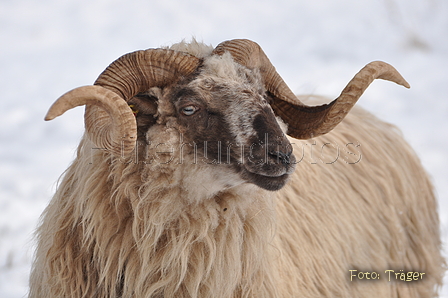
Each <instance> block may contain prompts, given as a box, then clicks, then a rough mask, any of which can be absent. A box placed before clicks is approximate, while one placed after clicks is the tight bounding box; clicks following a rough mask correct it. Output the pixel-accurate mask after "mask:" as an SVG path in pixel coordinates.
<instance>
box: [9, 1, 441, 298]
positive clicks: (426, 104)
mask: <svg viewBox="0 0 448 298" xmlns="http://www.w3.org/2000/svg"><path fill="white" fill-rule="evenodd" d="M192 36H195V37H196V38H197V39H198V40H203V41H204V42H206V43H210V44H212V45H217V44H218V43H219V42H221V41H224V40H227V39H233V38H249V39H252V40H254V41H257V42H258V43H259V44H260V45H261V46H262V47H263V48H264V50H265V52H266V53H267V54H268V56H269V57H270V58H271V60H272V62H273V64H274V65H275V66H276V67H277V70H278V71H279V73H280V74H281V75H282V76H283V77H284V79H285V80H286V82H287V83H288V84H289V85H290V87H291V88H292V89H293V90H294V91H295V92H296V93H314V94H323V95H328V96H330V97H335V96H337V95H338V94H339V92H340V91H341V90H342V88H343V87H344V85H345V84H346V83H347V82H348V80H349V79H350V78H351V77H352V76H353V75H354V74H355V72H357V71H358V70H359V69H360V68H361V67H362V66H363V65H364V64H366V63H367V62H370V61H373V60H384V61H388V62H390V63H391V64H393V65H394V66H396V68H397V69H399V70H400V72H401V73H402V74H403V75H404V76H405V77H406V79H407V80H408V81H409V82H410V84H411V86H412V88H411V89H410V90H407V89H405V88H401V87H398V86H397V85H395V84H391V83H388V82H375V83H374V84H373V85H372V86H371V87H370V88H369V90H368V91H367V92H366V94H365V95H364V96H363V98H362V99H361V100H360V105H362V106H364V107H366V108H367V109H369V110H371V111H373V112H374V113H376V114H377V115H379V116H380V117H382V118H383V119H386V120H388V121H390V122H393V123H395V124H397V125H398V126H399V127H400V128H401V129H402V130H403V132H404V134H405V136H406V138H407V139H408V140H409V142H410V143H411V144H412V145H413V146H414V148H415V149H416V150H417V152H418V154H419V155H420V157H421V159H422V161H423V163H424V165H425V167H426V168H427V169H428V171H429V172H430V174H431V175H432V177H433V180H434V183H435V185H436V188H437V192H438V197H439V202H440V211H441V212H440V213H441V223H442V226H441V230H442V234H443V237H444V241H445V245H446V243H447V241H448V201H447V199H448V183H447V182H448V179H447V178H448V150H447V148H448V139H447V133H446V131H445V130H446V129H447V128H448V100H447V94H448V1H446V0H382V1H378V0H365V1H359V0H338V1H328V0H313V1H305V0H275V1H273V0H271V1H268V0H230V1H225V2H224V1H223V2H218V1H209V0H152V1H144V0H126V1H120V0H110V1H105V0H82V1H79V0H78V1H75V0H66V1H57V0H39V1H32V0H14V1H12V0H2V1H0V42H1V47H0V86H1V99H0V111H1V115H2V116H1V117H0V144H1V146H0V297H2V298H13V297H14V298H16V297H23V296H24V295H25V294H26V292H27V279H28V275H29V269H30V264H31V258H32V249H33V242H32V239H31V237H32V233H33V229H34V228H35V226H36V224H37V222H38V217H39V215H40V213H41V212H42V210H43V208H44V207H45V206H46V204H47V203H48V201H49V199H50V197H51V195H52V193H53V192H54V189H55V185H56V181H57V179H58V177H59V175H60V174H62V172H63V171H64V169H65V168H66V167H67V165H68V164H69V163H70V161H71V160H72V158H73V156H74V151H75V148H76V145H77V143H78V140H79V138H80V136H81V133H82V131H83V119H82V115H83V109H81V108H79V109H76V110H73V111H70V112H68V113H67V114H66V115H64V117H63V118H61V119H59V121H55V122H51V123H46V122H44V121H43V117H44V115H45V113H46V110H47V108H48V107H49V106H50V104H51V103H52V102H53V101H54V100H55V99H56V98H57V97H58V96H59V95H61V94H63V93H64V92H66V91H68V90H70V89H72V88H74V87H78V86H81V85H87V84H91V83H92V82H93V81H94V80H95V78H96V76H97V75H98V74H99V73H100V72H101V71H102V70H103V69H104V68H105V67H106V66H107V65H108V64H109V63H110V62H112V61H113V60H114V59H116V58H117V57H119V56H121V55H122V54H124V53H127V52H130V51H133V50H137V49H145V48H149V47H158V46H160V45H168V44H171V43H173V42H177V41H180V40H181V39H183V38H187V39H190V38H191V37H192ZM447 283H448V280H447ZM441 296H443V297H448V289H447V287H444V288H443V291H442V295H441Z"/></svg>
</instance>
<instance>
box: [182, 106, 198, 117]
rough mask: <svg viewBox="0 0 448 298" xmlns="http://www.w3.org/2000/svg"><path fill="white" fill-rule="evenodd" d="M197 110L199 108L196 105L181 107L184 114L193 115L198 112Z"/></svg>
mask: <svg viewBox="0 0 448 298" xmlns="http://www.w3.org/2000/svg"><path fill="white" fill-rule="evenodd" d="M197 110H198V108H197V107H195V106H186V107H183V108H182V109H181V112H182V114H184V115H185V116H191V115H193V114H194V113H196V111H197Z"/></svg>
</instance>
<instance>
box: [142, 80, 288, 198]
mask: <svg viewBox="0 0 448 298" xmlns="http://www.w3.org/2000/svg"><path fill="white" fill-rule="evenodd" d="M257 79H258V78H257V77H255V78H252V77H248V76H247V74H245V78H244V80H245V81H243V82H241V81H229V80H224V79H219V78H214V79H210V78H209V77H207V78H206V79H204V78H201V76H198V77H197V78H196V79H193V80H190V81H189V82H187V83H185V84H178V85H177V86H176V87H174V88H172V89H171V90H168V91H167V92H165V94H164V95H163V98H164V99H166V100H167V101H169V102H170V103H171V104H172V107H173V109H172V112H171V113H173V114H174V115H172V116H174V117H176V118H177V123H178V127H179V131H180V133H181V134H182V139H183V140H182V141H183V142H184V143H187V144H188V147H189V148H190V149H191V148H193V149H194V150H190V153H189V154H192V153H194V154H195V160H197V162H198V163H203V164H208V165H210V166H212V167H214V168H216V171H220V170H222V169H223V167H224V168H225V169H226V170H230V171H232V172H233V173H234V174H235V175H237V176H239V178H240V179H242V180H243V181H246V182H249V183H253V184H255V185H257V186H259V187H261V188H264V189H266V190H272V191H274V190H278V189H280V188H282V187H283V186H284V185H285V183H286V181H287V179H288V177H289V174H291V173H292V172H293V171H294V166H295V157H294V155H292V146H291V144H290V143H289V141H288V140H287V138H286V136H285V134H284V133H283V131H282V130H281V128H280V125H279V123H278V122H277V119H276V117H275V115H274V113H273V111H272V108H271V107H270V105H269V103H268V101H267V100H266V98H265V97H266V95H265V92H264V90H263V87H262V85H260V84H257V82H256V81H257ZM143 97H144V96H142V95H140V99H142V100H143V101H142V102H138V100H134V103H135V104H136V105H142V107H139V109H140V110H149V108H145V107H144V106H146V105H147V106H148V107H149V106H150V105H149V104H148V102H152V103H154V102H155V101H154V99H151V98H147V99H146V100H145V99H143ZM145 101H146V102H147V103H146V104H144V102H145ZM159 102H160V100H159ZM156 118H157V117H155V116H154V115H150V116H149V115H145V114H142V115H139V116H138V117H137V123H138V125H139V131H141V130H142V129H143V130H145V129H147V128H148V126H144V125H147V123H151V121H153V122H156ZM143 119H145V120H143Z"/></svg>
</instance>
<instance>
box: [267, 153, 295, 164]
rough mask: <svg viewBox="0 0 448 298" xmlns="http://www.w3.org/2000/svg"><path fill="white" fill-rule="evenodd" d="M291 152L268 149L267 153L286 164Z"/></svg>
mask: <svg viewBox="0 0 448 298" xmlns="http://www.w3.org/2000/svg"><path fill="white" fill-rule="evenodd" d="M291 153H292V152H288V153H283V152H280V151H269V155H270V156H272V157H274V158H276V159H277V161H279V162H281V163H283V164H287V163H289V162H290V157H291Z"/></svg>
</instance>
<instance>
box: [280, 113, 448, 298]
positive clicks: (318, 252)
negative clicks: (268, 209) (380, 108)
mask: <svg viewBox="0 0 448 298" xmlns="http://www.w3.org/2000/svg"><path fill="white" fill-rule="evenodd" d="M291 143H295V144H296V145H294V149H295V154H296V157H297V161H299V163H298V164H297V167H296V170H295V173H294V174H293V175H292V177H291V180H290V181H289V183H288V184H287V186H286V187H284V188H283V189H282V190H281V191H279V192H278V195H277V199H278V203H277V216H278V219H277V221H278V229H277V238H276V240H278V241H277V242H276V245H278V246H280V247H281V248H280V249H279V251H283V254H282V255H281V256H279V258H280V260H281V262H279V268H280V269H279V272H280V276H282V278H281V279H282V280H284V285H282V287H280V288H281V289H282V288H283V289H284V291H285V293H288V292H289V293H290V294H291V295H292V296H291V297H293V296H294V293H298V292H299V293H303V295H304V296H303V297H317V296H321V297H324V296H325V297H336V296H337V297H431V296H432V295H434V293H433V292H434V284H438V285H441V283H442V275H443V271H444V269H443V268H444V267H443V266H444V260H443V258H442V256H441V254H440V247H441V243H440V240H439V239H440V235H439V221H438V215H437V201H436V199H435V197H434V193H433V188H432V185H431V183H430V181H429V177H428V175H427V173H426V172H425V170H424V169H423V168H422V166H421V164H420V161H419V159H418V157H417V156H416V154H415V153H414V152H413V150H412V149H411V148H410V146H409V145H408V144H407V143H406V141H405V140H404V138H403V136H402V135H401V133H400V132H399V131H398V129H397V128H396V127H394V126H393V125H390V124H388V123H385V122H382V121H380V120H379V119H377V118H376V117H374V116H373V115H371V114H370V113H368V112H366V111H364V110H362V109H361V108H354V109H353V110H352V111H351V112H350V113H349V115H348V116H347V117H346V118H345V120H344V121H343V122H342V123H341V124H340V125H338V126H337V127H336V128H335V129H334V130H333V131H332V132H330V133H328V134H327V135H325V136H321V137H318V138H315V139H311V140H307V141H299V140H294V139H292V142H291ZM350 270H356V271H350ZM390 270H393V271H390ZM360 272H363V273H360ZM367 272H368V273H369V274H366V273H367ZM373 272H375V273H373ZM407 272H414V273H413V274H406V275H402V273H407ZM415 272H418V274H415ZM396 273H398V275H397V274H396ZM421 273H423V274H421ZM353 275H354V276H353ZM410 275H412V277H411V278H408V277H409V276H410ZM403 276H406V278H405V279H412V281H402V280H401V278H403ZM417 276H418V278H414V277H417ZM376 277H378V278H376ZM360 278H362V280H361V279H360ZM368 278H370V280H369V279H368ZM374 278H375V279H374ZM291 279H292V280H293V282H291ZM415 279H417V280H415ZM287 295H288V294H287Z"/></svg>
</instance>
